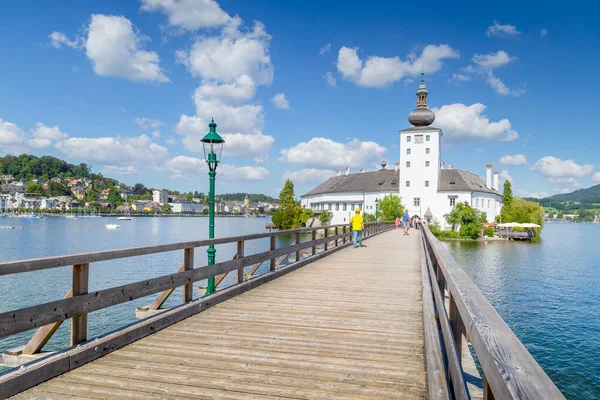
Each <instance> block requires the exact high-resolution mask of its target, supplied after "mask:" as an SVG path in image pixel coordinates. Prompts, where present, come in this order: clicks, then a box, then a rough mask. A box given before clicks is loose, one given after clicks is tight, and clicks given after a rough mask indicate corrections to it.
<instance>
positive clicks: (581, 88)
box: [0, 0, 600, 196]
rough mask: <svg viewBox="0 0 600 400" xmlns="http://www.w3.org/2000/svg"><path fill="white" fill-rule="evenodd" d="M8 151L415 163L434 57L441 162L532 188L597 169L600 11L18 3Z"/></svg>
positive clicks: (191, 0)
mask: <svg viewBox="0 0 600 400" xmlns="http://www.w3.org/2000/svg"><path fill="white" fill-rule="evenodd" d="M0 7H1V12H0V37H1V38H2V39H1V43H2V50H3V53H4V55H5V57H3V60H2V62H0V88H2V92H1V93H2V95H0V154H7V153H11V154H18V153H20V152H28V153H33V154H36V155H45V154H50V155H54V156H57V157H61V158H64V159H66V160H68V161H70V162H74V163H78V162H87V163H88V164H90V165H92V167H93V170H94V172H102V173H104V174H105V175H107V176H111V177H114V178H116V179H119V180H121V181H123V182H126V183H128V184H134V183H136V182H143V183H145V184H146V185H147V186H149V187H167V188H170V189H178V190H199V191H206V190H207V183H208V179H207V175H206V173H205V172H206V170H205V165H204V162H203V155H202V153H201V152H198V150H200V149H201V148H200V146H199V139H200V138H201V137H202V136H203V135H204V134H205V133H206V131H207V130H208V127H207V124H208V121H209V119H210V118H211V117H214V118H215V121H216V122H217V124H218V128H217V130H218V131H219V132H220V133H222V134H223V135H224V136H225V138H226V140H227V142H226V144H225V148H224V154H223V160H222V165H221V166H220V167H219V170H218V171H217V172H218V178H217V179H218V181H217V191H218V192H236V191H249V192H264V193H268V194H271V195H277V193H278V191H279V190H280V188H281V187H282V184H283V182H284V181H285V179H286V178H292V179H293V180H294V182H295V183H296V187H297V190H296V194H298V195H299V194H302V193H303V192H305V191H307V190H309V189H311V188H312V187H314V186H316V185H317V184H318V183H320V182H321V181H322V180H324V179H326V178H327V177H329V176H332V175H334V174H335V171H336V170H337V169H342V170H343V169H344V168H345V167H346V166H350V168H351V171H353V172H354V171H358V170H359V169H360V168H365V169H367V170H373V169H375V168H377V166H378V165H379V164H380V162H381V160H382V159H385V160H386V161H387V162H388V164H393V162H395V161H398V160H399V154H398V153H399V150H398V144H399V137H398V136H399V135H398V133H397V131H398V130H399V129H404V128H406V127H408V121H407V115H408V113H409V112H410V111H411V110H412V109H413V108H414V107H415V104H416V96H415V92H416V89H417V86H418V80H419V78H420V77H419V73H420V72H421V69H422V68H423V69H424V70H425V79H426V83H427V87H428V89H429V93H430V94H429V107H430V108H433V109H435V110H436V121H435V123H434V126H437V127H440V128H442V129H443V130H444V138H443V146H444V147H443V150H442V159H443V160H444V161H445V162H446V164H449V163H452V164H453V165H454V166H455V168H459V169H464V170H469V169H471V170H473V172H476V173H478V174H480V175H482V176H484V175H485V164H487V163H492V164H494V170H495V171H500V172H501V176H502V178H507V179H512V180H513V185H514V187H515V190H516V192H517V194H519V195H522V196H543V195H552V194H556V193H559V192H564V191H572V190H574V189H576V188H579V187H588V186H591V185H592V184H596V183H600V173H599V172H598V171H600V165H598V168H597V167H596V164H598V163H597V157H596V154H597V149H598V144H599V141H600V139H598V128H597V126H596V124H595V122H596V118H594V117H593V116H594V112H595V111H596V110H595V108H596V104H597V100H596V97H597V94H598V92H599V90H600V78H599V77H598V74H597V71H598V69H599V68H598V67H599V66H600V51H599V49H600V34H599V30H600V28H599V27H598V24H597V23H596V21H595V17H594V16H595V15H598V11H599V10H598V8H597V6H593V5H585V4H579V5H578V6H577V7H568V6H565V5H564V3H563V4H561V3H552V2H547V1H545V2H539V3H537V4H534V3H531V2H529V3H528V4H524V3H523V2H504V3H503V7H502V8H501V9H492V8H490V7H486V6H485V5H484V4H482V3H480V2H473V3H471V4H468V3H464V4H462V5H461V6H460V7H457V6H456V4H453V3H448V2H427V3H426V4H425V3H418V2H413V3H405V2H387V1H372V2H369V3H368V5H365V3H364V2H352V1H348V2H345V3H344V7H340V3H339V2H337V1H303V2H281V1H266V0H253V1H252V2H240V1H232V0H223V1H219V2H215V1H212V0H206V1H204V0H143V1H139V2H138V1H133V0H131V1H127V2H123V1H86V2H81V1H74V0H72V1H61V2H58V3H56V2H52V3H50V2H42V1H36V2H28V3H23V2H21V1H15V0H8V1H4V2H2V5H1V6H0Z"/></svg>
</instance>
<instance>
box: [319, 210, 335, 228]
mask: <svg viewBox="0 0 600 400" xmlns="http://www.w3.org/2000/svg"><path fill="white" fill-rule="evenodd" d="M332 217H333V213H330V212H329V211H323V212H322V213H321V215H319V221H321V223H322V224H323V225H327V224H328V223H329V221H331V218H332Z"/></svg>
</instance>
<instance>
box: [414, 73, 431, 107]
mask: <svg viewBox="0 0 600 400" xmlns="http://www.w3.org/2000/svg"><path fill="white" fill-rule="evenodd" d="M428 94H429V92H428V91H427V86H425V73H424V72H423V71H421V83H420V84H419V89H418V90H417V108H427V95H428Z"/></svg>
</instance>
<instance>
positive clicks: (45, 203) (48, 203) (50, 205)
mask: <svg viewBox="0 0 600 400" xmlns="http://www.w3.org/2000/svg"><path fill="white" fill-rule="evenodd" d="M41 208H45V209H48V210H52V209H55V208H56V200H54V199H46V198H44V199H42V204H41Z"/></svg>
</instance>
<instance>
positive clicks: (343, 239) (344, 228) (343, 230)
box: [342, 225, 346, 243]
mask: <svg viewBox="0 0 600 400" xmlns="http://www.w3.org/2000/svg"><path fill="white" fill-rule="evenodd" d="M342 233H343V234H344V237H343V238H342V243H346V225H344V227H343V228H342Z"/></svg>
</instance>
